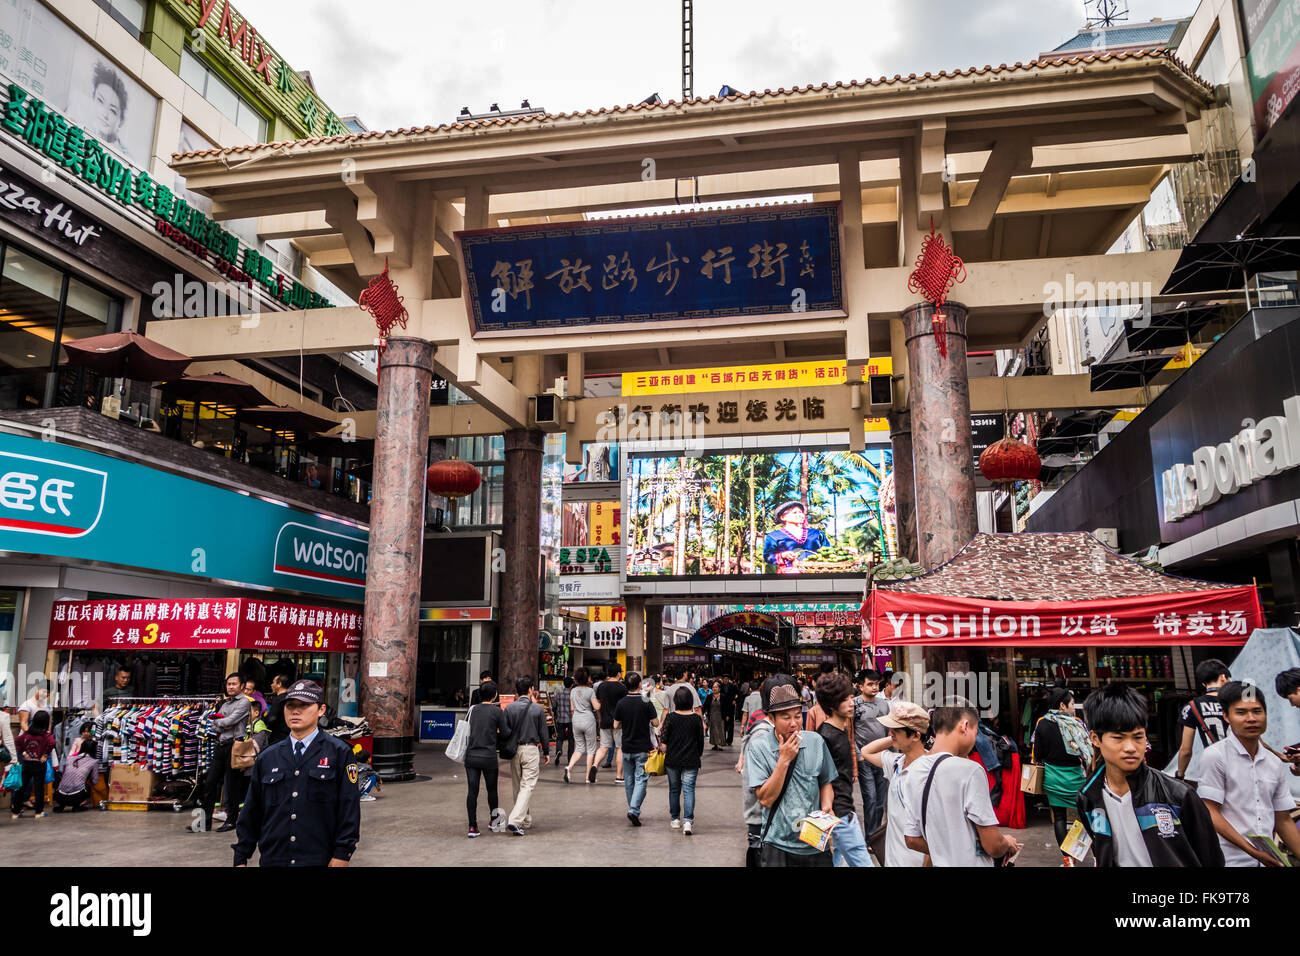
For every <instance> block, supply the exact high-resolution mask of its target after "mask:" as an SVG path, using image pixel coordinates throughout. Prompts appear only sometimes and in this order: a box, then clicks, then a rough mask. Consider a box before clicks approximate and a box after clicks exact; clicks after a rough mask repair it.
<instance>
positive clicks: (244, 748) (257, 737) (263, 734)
mask: <svg viewBox="0 0 1300 956" xmlns="http://www.w3.org/2000/svg"><path fill="white" fill-rule="evenodd" d="M260 697H261V695H260V694H259V695H258V696H257V697H253V698H250V699H249V703H248V724H247V726H246V727H245V728H244V736H243V737H242V738H240V739H239V740H236V741H235V742H234V743H233V744H231V746H230V769H231V771H232V772H233V774H234V776H233V777H232V779H233V780H234V781H235V786H234V787H227V790H228V791H231V792H230V793H229V794H228V796H229V799H230V804H231V805H230V807H229V809H227V810H226V822H225V823H223V824H222V825H221V826H219V827H217V832H218V833H228V832H229V831H231V830H233V829H235V825H236V824H237V823H238V822H239V808H240V807H241V806H243V804H244V797H245V796H246V795H247V793H248V784H249V782H250V780H251V779H252V775H253V764H255V763H257V756H258V754H260V753H261V752H262V751H263V750H265V749H266V744H267V741H268V740H270V739H271V728H270V727H268V726H266V721H264V720H263V719H262V712H263V711H262V704H261V701H260V700H259V698H260Z"/></svg>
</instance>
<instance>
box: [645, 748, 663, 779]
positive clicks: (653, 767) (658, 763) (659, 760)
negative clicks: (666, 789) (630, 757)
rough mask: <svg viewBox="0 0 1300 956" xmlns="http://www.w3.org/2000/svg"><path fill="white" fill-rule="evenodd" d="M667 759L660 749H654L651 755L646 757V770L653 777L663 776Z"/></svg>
mask: <svg viewBox="0 0 1300 956" xmlns="http://www.w3.org/2000/svg"><path fill="white" fill-rule="evenodd" d="M665 759H666V758H665V757H664V755H663V754H662V753H660V752H659V751H658V750H656V751H653V752H652V753H651V754H650V756H648V757H646V758H645V772H646V773H647V774H649V775H650V776H652V777H658V776H662V775H663V773H664V760H665Z"/></svg>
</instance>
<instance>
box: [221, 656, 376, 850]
mask: <svg viewBox="0 0 1300 956" xmlns="http://www.w3.org/2000/svg"><path fill="white" fill-rule="evenodd" d="M324 713H325V692H324V691H323V690H322V689H321V686H320V685H319V684H316V683H314V682H312V681H307V680H300V681H297V682H296V683H295V684H294V685H293V686H292V687H290V688H289V691H288V693H286V694H285V700H284V719H285V723H286V724H287V725H288V727H289V736H288V737H287V738H285V739H284V740H281V741H280V742H279V743H276V744H272V745H271V746H270V747H267V748H266V750H264V751H262V753H261V754H260V755H258V758H257V762H256V763H255V764H254V765H253V772H252V780H251V781H250V783H249V788H248V796H247V797H246V798H245V800H244V809H243V810H242V811H240V814H239V823H238V826H237V828H236V834H237V835H238V837H239V842H238V843H233V844H231V847H232V848H233V849H234V851H235V866H247V865H248V860H249V857H251V856H252V855H253V848H254V847H258V848H259V849H260V850H261V851H262V856H261V860H260V861H259V862H260V865H261V866H326V865H328V866H347V865H348V861H349V860H350V859H351V858H352V853H353V852H354V851H355V850H356V848H357V840H358V839H359V838H360V836H361V792H360V791H359V790H358V788H357V764H356V758H355V757H354V756H353V754H352V751H351V750H350V749H349V748H348V745H347V744H345V743H343V741H341V740H339V739H338V738H337V737H333V736H331V735H329V734H327V733H325V732H324V731H323V730H320V729H319V728H318V727H317V726H316V725H317V722H318V721H319V720H320V718H321V716H322V715H323V714H324Z"/></svg>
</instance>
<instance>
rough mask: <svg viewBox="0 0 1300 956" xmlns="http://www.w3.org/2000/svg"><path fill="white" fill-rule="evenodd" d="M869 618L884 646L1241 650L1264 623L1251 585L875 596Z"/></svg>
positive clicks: (876, 640) (870, 599)
mask: <svg viewBox="0 0 1300 956" xmlns="http://www.w3.org/2000/svg"><path fill="white" fill-rule="evenodd" d="M862 617H863V626H864V627H866V628H868V629H869V630H870V634H871V638H872V641H873V643H875V644H878V645H880V644H884V645H898V644H949V645H955V644H967V645H970V646H974V647H1006V646H1010V645H1015V646H1017V647H1033V646H1047V647H1062V646H1067V647H1103V646H1114V647H1140V646H1144V645H1158V646H1168V645H1170V644H1217V645H1236V644H1244V643H1246V640H1247V638H1249V637H1250V635H1251V633H1252V632H1253V631H1254V630H1255V629H1256V628H1258V627H1263V626H1264V614H1263V611H1262V610H1261V609H1260V606H1259V596H1258V594H1257V593H1256V591H1255V588H1253V587H1249V586H1247V587H1239V588H1219V589H1216V590H1213V591H1188V592H1184V593H1173V594H1155V595H1148V596H1143V597H1121V598H1111V599H1110V600H1106V601H980V600H976V599H973V598H954V597H946V596H940V595H935V594H911V593H908V592H903V591H872V592H871V594H870V596H869V597H868V598H867V602H866V604H864V605H863V606H862Z"/></svg>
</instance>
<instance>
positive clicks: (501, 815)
mask: <svg viewBox="0 0 1300 956" xmlns="http://www.w3.org/2000/svg"><path fill="white" fill-rule="evenodd" d="M488 829H489V830H491V831H492V832H493V833H504V832H505V829H506V812H505V811H504V810H502V809H501V808H500V807H497V808H496V809H495V810H493V811H492V822H491V823H489V824H488Z"/></svg>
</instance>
